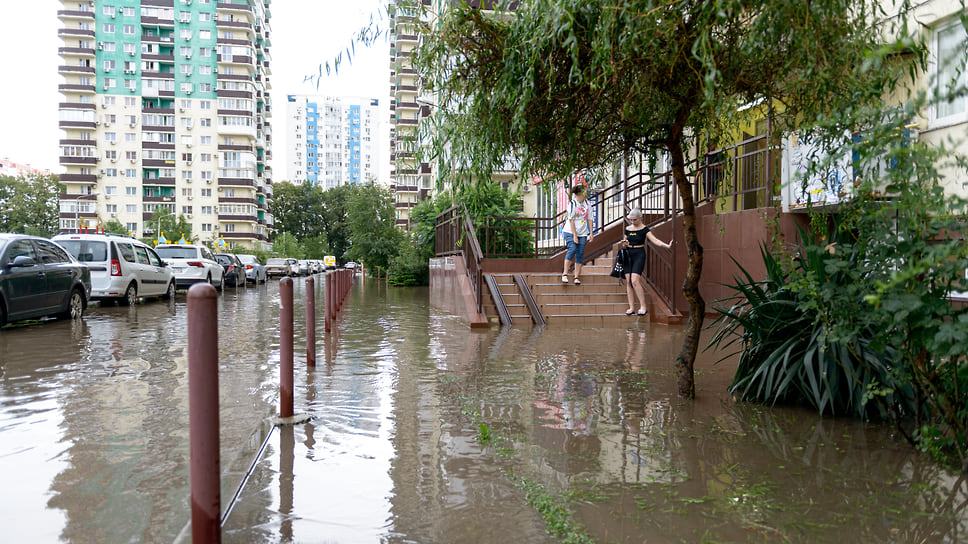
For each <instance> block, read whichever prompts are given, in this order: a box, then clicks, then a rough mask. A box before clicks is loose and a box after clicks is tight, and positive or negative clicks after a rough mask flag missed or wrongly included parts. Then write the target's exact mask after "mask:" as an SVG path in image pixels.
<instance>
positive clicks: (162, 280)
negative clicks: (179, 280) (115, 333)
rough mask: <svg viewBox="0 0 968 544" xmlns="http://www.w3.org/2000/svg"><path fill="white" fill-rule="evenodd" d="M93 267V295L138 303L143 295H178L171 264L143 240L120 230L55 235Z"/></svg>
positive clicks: (99, 298) (73, 253)
mask: <svg viewBox="0 0 968 544" xmlns="http://www.w3.org/2000/svg"><path fill="white" fill-rule="evenodd" d="M52 239H53V240H54V241H55V242H57V243H58V244H59V245H60V246H61V247H63V248H64V249H66V250H67V251H68V252H70V254H71V255H73V256H74V258H75V259H77V260H78V261H81V262H82V263H84V264H86V265H87V266H88V267H89V268H90V269H91V298H92V299H95V300H101V301H118V302H120V303H122V304H135V303H137V302H138V299H139V298H141V297H162V298H167V299H172V298H174V297H175V278H174V274H173V272H172V270H171V268H169V267H168V265H167V264H166V263H165V262H164V261H162V260H161V258H160V257H159V256H158V254H157V253H155V251H154V250H153V249H151V247H149V246H148V245H146V244H145V243H144V242H142V241H140V240H137V239H135V238H131V237H129V236H123V235H118V234H58V235H57V236H54V237H53V238H52Z"/></svg>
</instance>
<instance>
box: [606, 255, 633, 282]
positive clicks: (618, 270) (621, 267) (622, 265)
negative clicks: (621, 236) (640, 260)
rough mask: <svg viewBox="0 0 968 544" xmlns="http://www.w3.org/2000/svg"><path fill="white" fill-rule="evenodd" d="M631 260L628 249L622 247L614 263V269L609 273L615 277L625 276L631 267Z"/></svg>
mask: <svg viewBox="0 0 968 544" xmlns="http://www.w3.org/2000/svg"><path fill="white" fill-rule="evenodd" d="M629 260H630V259H629V251H628V250H627V249H625V248H622V249H620V250H618V253H617V254H616V255H615V264H613V265H612V271H611V272H610V274H609V275H611V276H612V277H613V278H619V279H622V278H624V277H625V274H626V273H627V271H628V268H629Z"/></svg>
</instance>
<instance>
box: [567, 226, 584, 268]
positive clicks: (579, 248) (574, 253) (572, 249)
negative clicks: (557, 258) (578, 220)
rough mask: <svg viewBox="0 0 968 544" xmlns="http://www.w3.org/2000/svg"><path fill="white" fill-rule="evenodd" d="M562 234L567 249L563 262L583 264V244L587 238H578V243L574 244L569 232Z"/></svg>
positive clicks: (573, 236) (572, 235)
mask: <svg viewBox="0 0 968 544" xmlns="http://www.w3.org/2000/svg"><path fill="white" fill-rule="evenodd" d="M562 234H564V236H565V245H566V246H567V247H568V252H567V253H565V260H566V261H573V262H576V263H580V264H585V242H587V241H588V237H587V236H579V237H578V241H577V242H575V235H574V234H572V233H570V232H565V233H562Z"/></svg>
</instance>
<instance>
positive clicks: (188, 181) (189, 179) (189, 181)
mask: <svg viewBox="0 0 968 544" xmlns="http://www.w3.org/2000/svg"><path fill="white" fill-rule="evenodd" d="M191 182H192V178H188V179H186V180H185V183H191ZM189 198H191V197H189Z"/></svg>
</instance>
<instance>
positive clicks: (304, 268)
mask: <svg viewBox="0 0 968 544" xmlns="http://www.w3.org/2000/svg"><path fill="white" fill-rule="evenodd" d="M296 263H297V264H296V266H297V268H296V270H298V272H297V273H296V275H298V276H308V275H310V274H312V273H313V272H312V265H311V264H310V263H309V261H308V260H307V259H299V260H298V261H296Z"/></svg>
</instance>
